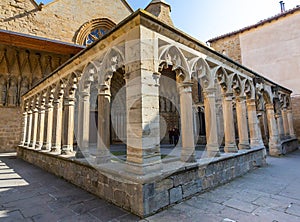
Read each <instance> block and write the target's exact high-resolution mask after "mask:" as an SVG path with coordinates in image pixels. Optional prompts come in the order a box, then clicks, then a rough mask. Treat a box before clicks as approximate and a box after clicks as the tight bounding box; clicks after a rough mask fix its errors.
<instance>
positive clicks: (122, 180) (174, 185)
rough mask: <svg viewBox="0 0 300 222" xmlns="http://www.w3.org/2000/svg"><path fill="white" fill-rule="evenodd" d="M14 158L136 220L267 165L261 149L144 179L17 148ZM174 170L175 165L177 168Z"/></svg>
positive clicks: (121, 170)
mask: <svg viewBox="0 0 300 222" xmlns="http://www.w3.org/2000/svg"><path fill="white" fill-rule="evenodd" d="M18 157H20V158H22V159H24V160H25V161H27V162H29V163H32V164H34V165H36V166H39V167H41V168H42V169H44V170H46V171H49V172H51V173H53V174H55V175H57V176H60V177H63V178H64V179H66V180H67V181H69V182H71V183H73V184H75V185H77V186H79V187H81V188H83V189H85V190H87V191H89V192H91V193H93V194H95V195H97V196H99V197H101V198H103V199H105V200H108V201H109V202H112V203H114V204H116V205H117V206H120V207H122V208H124V209H126V210H128V211H130V212H132V213H134V214H136V215H138V216H140V217H146V216H149V215H151V214H154V213H156V212H157V211H159V210H161V209H164V208H165V207H168V206H171V205H173V204H175V203H178V202H181V201H183V200H184V199H186V198H189V197H192V196H193V195H195V194H197V193H200V192H205V191H207V190H209V189H212V188H214V187H216V186H219V185H221V184H224V183H227V182H229V181H230V180H232V179H234V178H236V177H239V176H241V175H243V174H245V173H247V172H248V171H250V170H253V169H255V168H256V167H261V166H264V165H265V164H266V159H265V158H266V156H265V149H264V148H260V149H255V150H247V151H240V152H239V153H238V154H224V155H222V157H219V158H214V159H202V160H200V161H199V162H198V163H193V164H188V165H186V166H185V165H183V164H182V163H180V162H178V163H176V162H175V163H172V166H173V167H170V166H168V165H167V164H166V166H164V167H165V168H166V169H169V171H167V170H163V171H162V172H164V173H161V172H157V175H151V176H147V175H146V176H145V177H144V178H143V176H139V175H131V174H129V173H128V172H126V165H125V166H116V165H112V164H111V165H108V166H107V167H106V168H107V169H110V170H112V169H115V170H116V172H115V174H113V173H112V171H110V172H109V173H104V172H105V171H102V170H96V169H95V168H93V167H92V166H89V165H87V164H86V163H81V162H79V161H77V160H74V159H68V158H65V157H62V156H54V155H51V154H48V153H45V152H39V151H36V150H31V149H27V148H23V147H19V148H18ZM174 166H178V167H177V170H176V168H174ZM168 172H169V173H168Z"/></svg>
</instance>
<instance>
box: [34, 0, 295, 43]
mask: <svg viewBox="0 0 300 222" xmlns="http://www.w3.org/2000/svg"><path fill="white" fill-rule="evenodd" d="M150 1H151V0H128V1H127V2H128V3H129V4H130V5H131V6H132V8H133V9H134V10H136V9H138V8H145V7H146V6H147V5H148V3H149V2H150ZM166 1H167V2H168V3H169V4H170V5H171V6H172V13H171V15H172V18H173V21H174V24H175V26H176V27H177V28H179V29H181V30H183V31H184V32H186V33H188V34H189V35H191V36H193V37H196V38H197V39H199V40H201V41H204V42H205V41H207V40H208V39H210V38H213V37H216V36H219V35H222V34H225V33H228V32H231V31H235V30H238V29H240V28H243V27H245V26H248V25H252V24H254V23H257V22H259V21H260V20H262V19H266V18H268V17H270V16H273V15H275V14H278V13H280V5H279V0H166ZM36 2H38V3H39V2H43V3H44V4H47V3H48V2H51V0H42V1H36ZM284 2H285V7H286V9H291V8H293V7H295V6H296V5H300V0H285V1H284Z"/></svg>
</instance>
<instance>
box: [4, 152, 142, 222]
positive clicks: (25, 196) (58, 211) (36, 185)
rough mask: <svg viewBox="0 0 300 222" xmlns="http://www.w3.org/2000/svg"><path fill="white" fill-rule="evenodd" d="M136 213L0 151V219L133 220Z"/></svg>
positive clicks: (11, 221)
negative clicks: (131, 212) (132, 213)
mask: <svg viewBox="0 0 300 222" xmlns="http://www.w3.org/2000/svg"><path fill="white" fill-rule="evenodd" d="M137 220H139V218H138V217H136V216H133V215H131V214H129V213H128V212H126V211H124V210H122V209H120V208H118V207H115V206H114V205H112V204H109V203H107V202H106V201H104V200H101V199H99V198H97V197H96V196H94V195H92V194H89V193H88V192H86V191H84V190H82V189H80V188H77V187H75V186H74V185H72V184H70V183H68V182H66V181H64V180H63V179H60V178H57V177H56V176H54V175H51V174H49V173H47V172H45V171H43V170H41V169H39V168H37V167H35V166H33V165H30V164H28V163H26V162H24V161H23V160H20V159H16V157H15V155H8V154H0V221H1V222H8V221H9V222H18V221H26V222H27V221H28V222H29V221H30V222H33V221H34V222H38V221H41V222H43V221H46V222H54V221H61V222H63V221H66V222H69V221H70V222H75V221H82V222H90V221H91V222H93V221H98V222H101V221H112V222H122V221H124V222H125V221H126V222H127V221H137Z"/></svg>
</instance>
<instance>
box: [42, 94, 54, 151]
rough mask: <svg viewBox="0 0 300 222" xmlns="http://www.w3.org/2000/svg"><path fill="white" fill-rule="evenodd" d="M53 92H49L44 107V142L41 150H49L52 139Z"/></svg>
mask: <svg viewBox="0 0 300 222" xmlns="http://www.w3.org/2000/svg"><path fill="white" fill-rule="evenodd" d="M53 99H54V97H53V93H51V94H50V96H49V98H48V101H47V105H46V109H45V121H46V124H45V128H44V135H45V136H44V143H43V146H42V150H50V149H51V141H52V128H53Z"/></svg>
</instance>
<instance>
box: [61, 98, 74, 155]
mask: <svg viewBox="0 0 300 222" xmlns="http://www.w3.org/2000/svg"><path fill="white" fill-rule="evenodd" d="M63 103H64V111H63V123H64V124H63V140H62V141H63V145H62V149H61V154H62V155H70V154H72V153H73V142H74V112H75V97H74V96H73V95H72V96H67V97H65V98H64V102H63Z"/></svg>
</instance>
